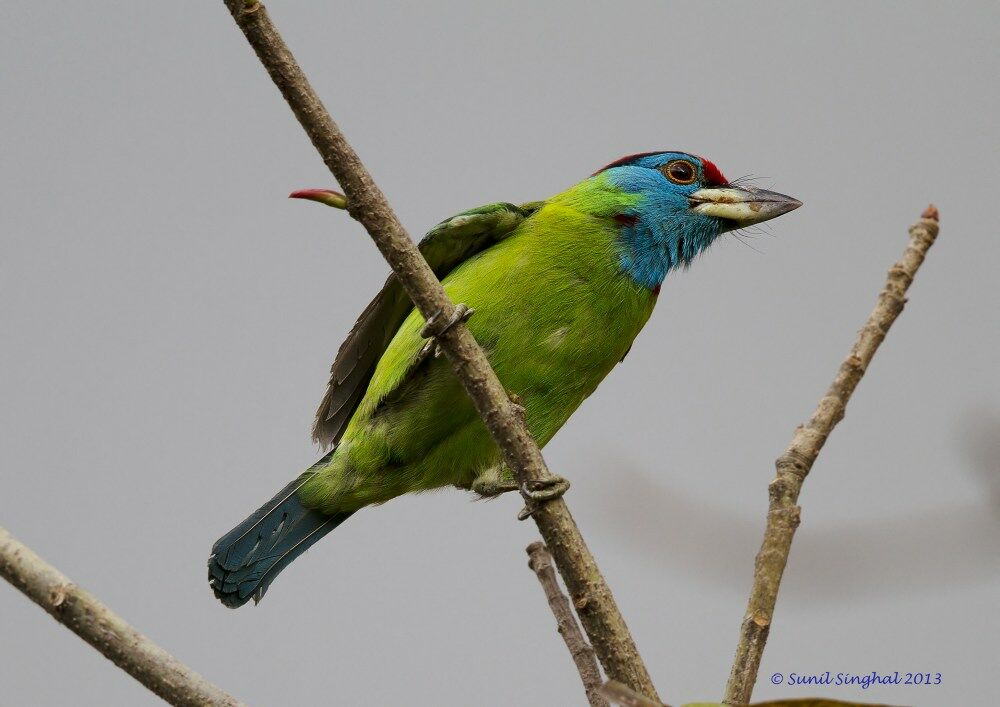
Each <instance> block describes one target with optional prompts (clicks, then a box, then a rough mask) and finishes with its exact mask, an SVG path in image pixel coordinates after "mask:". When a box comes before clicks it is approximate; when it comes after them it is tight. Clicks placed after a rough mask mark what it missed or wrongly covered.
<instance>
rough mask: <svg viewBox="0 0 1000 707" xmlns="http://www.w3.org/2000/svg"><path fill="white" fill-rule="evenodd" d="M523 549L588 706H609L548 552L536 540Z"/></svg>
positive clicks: (597, 670)
mask: <svg viewBox="0 0 1000 707" xmlns="http://www.w3.org/2000/svg"><path fill="white" fill-rule="evenodd" d="M527 551H528V558H529V559H528V567H530V568H531V570H532V571H533V572H534V573H535V576H536V577H538V581H539V582H540V583H541V585H542V590H543V591H544V592H545V598H546V599H548V600H549V608H550V609H551V610H552V613H553V614H554V615H555V617H556V626H557V627H558V630H559V635H561V636H562V637H563V641H565V642H566V647H567V648H569V653H570V655H571V656H573V662H574V663H576V669H577V671H579V673H580V679H581V680H582V681H583V689H584V690H586V692H587V700H588V701H589V702H590V705H591V707H609V705H608V701H607V700H606V699H604V698H603V697H602V696H601V693H600V689H601V669H600V668H598V667H597V659H596V658H595V657H594V649H593V648H591V646H590V644H589V643H587V639H585V638H584V637H583V634H582V633H580V626H579V624H577V622H576V616H574V615H573V608H572V607H571V606H570V605H569V598H567V596H566V595H565V594H563V593H562V590H561V589H560V588H559V580H558V579H556V572H555V570H554V569H553V568H552V555H550V554H549V551H548V550H547V549H546V547H545V544H544V543H540V542H534V543H531V544H530V545H528V547H527Z"/></svg>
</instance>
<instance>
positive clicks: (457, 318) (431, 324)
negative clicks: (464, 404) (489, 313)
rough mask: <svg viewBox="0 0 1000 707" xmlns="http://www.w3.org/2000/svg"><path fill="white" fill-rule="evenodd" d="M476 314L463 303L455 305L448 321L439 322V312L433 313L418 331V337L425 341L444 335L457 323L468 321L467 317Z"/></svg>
mask: <svg viewBox="0 0 1000 707" xmlns="http://www.w3.org/2000/svg"><path fill="white" fill-rule="evenodd" d="M475 313H476V310H474V309H472V308H471V307H469V306H468V305H467V304H465V303H464V302H460V303H458V304H456V305H455V311H453V312H452V313H451V316H450V317H448V319H446V320H444V321H442V320H441V310H440V309H439V310H438V311H437V312H435V313H434V314H433V315H432V316H431V318H430V319H428V320H427V322H426V323H425V324H424V326H423V328H422V329H421V330H420V336H422V337H424V338H425V339H431V338H436V337H439V336H441V335H442V334H444V333H445V332H446V331H448V330H449V329H451V328H452V327H453V326H455V325H456V324H458V323H459V322H464V321H468V319H469V317H471V316H472V315H473V314H475Z"/></svg>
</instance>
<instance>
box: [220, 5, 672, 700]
mask: <svg viewBox="0 0 1000 707" xmlns="http://www.w3.org/2000/svg"><path fill="white" fill-rule="evenodd" d="M225 2H226V6H227V7H228V8H229V11H230V12H231V13H232V15H233V18H234V19H235V20H236V23H237V25H239V27H240V29H241V30H243V33H244V34H245V35H246V38H247V40H248V41H249V42H250V45H251V46H252V47H253V49H254V51H255V52H256V53H257V57H258V58H259V59H260V61H261V63H262V64H263V65H264V68H265V69H266V70H267V72H268V74H270V76H271V78H272V80H273V81H274V83H275V85H276V86H277V87H278V89H279V90H280V91H281V93H282V95H283V96H284V98H285V100H286V101H287V102H288V105H289V106H290V107H291V109H292V112H293V113H295V116H296V117H297V118H298V120H299V122H300V123H301V124H302V127H303V128H304V129H305V131H306V134H308V135H309V138H310V140H312V143H313V145H314V146H315V148H316V150H317V151H318V152H319V154H320V156H321V157H322V158H323V161H324V162H325V163H326V166H327V167H328V168H329V169H330V172H332V173H333V176H334V177H336V179H337V181H338V182H339V183H340V186H341V187H342V188H343V190H344V193H345V194H346V197H347V204H346V206H347V211H348V213H349V214H350V215H351V216H352V217H353V218H355V219H357V220H358V221H359V222H360V223H361V225H363V226H364V227H365V230H367V231H368V234H369V235H370V236H371V237H372V240H373V241H375V245H376V246H378V249H379V250H380V251H381V253H382V255H383V256H384V257H385V259H386V260H387V261H388V262H389V265H390V266H391V267H392V269H393V271H394V272H395V273H396V277H398V278H399V281H400V282H401V283H402V285H403V287H404V288H405V290H406V292H407V294H408V295H409V296H410V299H411V300H412V301H413V303H414V305H415V306H416V307H417V309H419V310H420V312H421V314H423V316H424V318H425V319H426V320H428V321H429V320H431V319H435V320H437V321H451V320H452V318H453V315H454V312H455V305H454V304H453V303H452V302H451V301H450V300H449V299H448V297H447V295H445V292H444V289H443V288H442V287H441V283H440V282H439V281H438V280H437V278H436V277H435V276H434V273H433V272H432V271H431V269H430V267H429V266H428V265H427V262H426V261H425V260H424V259H423V257H422V256H421V255H420V252H419V251H418V250H417V248H416V246H415V245H414V243H413V241H412V240H411V239H410V237H409V235H408V234H407V233H406V230H405V229H404V228H403V226H402V224H401V223H400V222H399V219H398V218H397V217H396V215H395V213H393V211H392V208H391V207H390V206H389V204H388V202H387V201H386V198H385V196H384V195H383V194H382V192H381V191H380V190H379V188H378V187H377V186H376V185H375V182H374V181H373V180H372V177H371V175H370V174H369V173H368V171H367V169H365V167H364V165H363V164H362V163H361V160H360V158H359V157H358V155H357V153H355V151H354V149H353V148H352V147H351V146H350V144H348V142H347V140H346V138H345V137H344V135H343V133H342V132H341V131H340V128H339V127H337V125H336V123H334V122H333V119H332V118H331V117H330V115H329V113H327V111H326V108H324V106H323V104H322V102H321V101H320V99H319V97H318V96H317V95H316V93H315V91H313V89H312V87H311V86H310V85H309V82H308V80H307V79H306V77H305V75H304V74H303V73H302V70H301V69H300V68H299V66H298V64H297V63H296V61H295V58H294V57H293V56H292V54H291V52H290V51H289V50H288V47H286V46H285V43H284V41H283V40H282V38H281V36H280V35H279V34H278V31H277V30H276V29H275V27H274V25H273V24H272V22H271V20H270V18H269V17H268V14H267V11H266V10H265V9H264V6H263V5H262V4H260V3H258V2H255V1H253V0H225ZM436 338H437V340H438V343H439V344H440V346H441V349H442V350H443V351H444V352H445V355H446V356H447V357H448V360H449V361H450V362H451V364H452V366H453V367H454V369H455V373H456V375H457V376H458V378H459V380H461V382H462V385H463V386H464V387H465V390H466V392H467V393H468V394H469V397H470V398H472V401H473V403H474V404H475V407H476V410H477V411H478V412H479V414H480V415H481V416H482V418H483V421H484V422H485V423H486V427H487V428H488V429H489V431H490V434H491V435H492V436H493V439H494V440H495V441H496V443H497V444H498V445H499V447H500V449H501V451H502V452H503V458H504V461H505V462H506V463H507V465H508V466H509V467H510V469H511V470H512V471H513V472H514V474H515V475H516V477H517V480H518V482H519V483H520V485H521V487H522V489H523V492H522V493H523V495H524V496H525V501H526V503H527V504H528V507H529V508H533V513H532V517H533V518H534V519H535V522H536V523H537V524H538V529H539V531H540V532H541V535H542V537H543V538H544V540H545V543H546V545H548V547H549V549H550V551H551V552H552V555H553V557H554V558H555V561H556V565H557V567H558V568H559V571H560V573H561V574H562V577H563V580H564V581H565V582H566V587H567V589H568V590H569V592H570V595H571V596H572V597H573V601H574V604H575V606H576V607H577V612H578V614H579V616H580V620H581V622H582V623H583V627H584V629H585V630H586V632H587V635H588V637H589V638H590V641H591V643H592V644H593V646H594V650H595V651H596V653H597V656H598V658H599V659H600V661H601V664H602V665H603V666H604V670H605V671H606V672H607V674H608V676H610V677H612V678H614V679H616V680H619V681H621V682H624V683H626V684H628V685H629V686H631V687H632V688H633V689H636V690H638V691H639V692H642V693H644V694H646V695H648V696H651V697H655V696H656V691H655V689H654V688H653V683H652V680H651V679H650V677H649V673H648V671H647V670H646V666H645V665H644V664H643V662H642V659H641V658H640V656H639V653H638V650H637V649H636V647H635V642H634V641H633V640H632V636H631V634H630V633H629V631H628V627H627V626H626V625H625V621H624V619H623V618H622V616H621V613H620V612H619V610H618V607H617V606H616V604H615V601H614V598H613V596H612V594H611V590H610V589H609V588H608V585H607V583H606V582H605V581H604V578H603V576H601V572H600V570H599V569H598V567H597V563H596V562H595V561H594V558H593V556H592V555H591V554H590V550H588V549H587V546H586V544H585V543H584V541H583V536H582V535H581V534H580V531H579V529H578V528H577V527H576V524H575V523H574V522H573V518H572V516H571V515H570V512H569V509H568V508H567V506H566V503H565V502H564V501H563V500H562V498H555V499H553V500H549V501H547V502H544V503H541V504H538V505H537V507H535V506H532V504H533V503H535V501H534V500H533V499H532V498H531V497H530V493H529V491H530V490H531V489H535V488H540V487H541V486H543V485H545V484H546V483H549V484H551V481H552V475H551V474H550V473H549V470H548V468H547V467H546V465H545V461H544V460H543V459H542V455H541V452H540V451H539V449H538V445H537V444H536V443H535V441H534V440H533V439H532V437H531V435H530V433H529V432H528V429H527V427H526V426H525V424H524V422H523V421H522V420H521V419H519V417H518V415H517V412H516V410H515V408H514V406H513V405H512V404H511V402H510V400H509V399H508V397H507V393H506V391H505V390H504V388H503V386H502V385H501V384H500V381H499V380H498V379H497V377H496V374H495V373H494V372H493V369H492V368H491V367H490V365H489V362H488V361H487V360H486V356H485V354H484V353H483V350H482V349H481V348H480V347H479V345H478V344H477V343H476V341H475V339H474V338H473V337H472V334H470V333H469V330H468V328H467V327H466V326H465V325H464V324H462V323H461V322H459V323H457V324H455V325H454V326H449V327H448V328H447V329H446V330H444V331H440V333H439V335H438V336H437V337H436Z"/></svg>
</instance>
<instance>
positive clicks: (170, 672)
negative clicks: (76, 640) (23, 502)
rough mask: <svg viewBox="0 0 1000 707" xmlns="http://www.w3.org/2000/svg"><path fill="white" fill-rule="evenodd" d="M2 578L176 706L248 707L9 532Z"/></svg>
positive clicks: (3, 543)
mask: <svg viewBox="0 0 1000 707" xmlns="http://www.w3.org/2000/svg"><path fill="white" fill-rule="evenodd" d="M0 576H2V577H3V578H4V579H6V580H7V581H8V582H10V583H11V584H13V585H14V586H15V587H17V589H18V590H20V591H21V592H23V593H24V594H26V595H27V596H28V598H29V599H31V600H32V601H33V602H35V603H36V604H38V605H39V606H40V607H42V608H43V609H45V610H46V611H47V612H49V614H51V615H52V618H54V619H55V620H56V621H58V622H59V623H61V624H63V625H64V626H66V627H67V628H68V629H69V630H70V631H72V632H73V633H75V634H76V635H77V636H79V637H80V638H82V639H83V640H85V641H86V642H87V643H89V644H90V645H92V646H93V647H94V648H96V649H97V650H98V651H100V652H101V653H102V654H103V655H104V657H105V658H107V659H108V660H110V661H111V662H113V663H114V664H115V665H117V666H118V667H119V668H121V669H122V670H124V671H125V672H127V673H128V674H129V675H131V676H132V677H134V678H135V679H136V680H138V681H139V682H141V683H142V684H143V685H145V686H146V687H147V688H148V689H150V690H152V691H153V692H155V693H156V694H157V695H159V696H160V697H162V698H163V699H164V700H166V701H167V702H169V703H170V704H172V705H178V706H183V707H197V706H201V705H219V706H225V707H240V706H241V705H243V703H242V702H240V701H239V700H237V699H236V698H235V697H232V696H231V695H228V694H226V693H225V692H223V691H222V690H220V689H219V688H218V687H216V686H215V685H213V684H212V683H210V682H208V681H207V680H206V679H205V678H203V677H202V676H201V675H199V674H198V673H196V672H194V671H193V670H191V669H190V668H188V667H187V666H186V665H184V664H182V663H180V662H179V661H178V660H177V659H176V658H174V657H173V656H172V655H170V654H169V653H167V652H166V651H165V650H163V649H162V648H160V647H159V646H157V645H156V644H155V643H153V642H152V641H150V640H149V639H148V638H146V637H145V636H143V635H142V634H141V633H139V632H138V631H136V630H135V629H134V628H132V627H131V626H129V625H128V624H127V623H126V622H125V620H124V619H122V618H121V617H120V616H118V615H117V614H115V613H114V612H113V611H111V609H109V608H108V607H107V606H105V605H104V604H102V603H101V602H100V601H98V600H97V599H96V598H95V597H94V596H93V595H92V594H90V593H89V592H87V591H86V590H84V589H81V588H80V587H78V586H77V585H75V584H73V582H71V581H70V580H69V578H68V577H66V575H64V574H63V573H62V572H60V571H59V570H57V569H56V568H55V567H53V566H52V565H50V564H48V563H47V562H45V560H43V559H42V558H41V557H39V556H38V555H36V554H35V553H34V552H32V551H31V550H30V549H29V548H28V547H27V546H25V545H24V544H23V543H21V542H20V541H18V540H17V539H16V538H14V537H13V536H12V535H11V534H10V533H8V532H7V531H6V530H4V529H3V528H0Z"/></svg>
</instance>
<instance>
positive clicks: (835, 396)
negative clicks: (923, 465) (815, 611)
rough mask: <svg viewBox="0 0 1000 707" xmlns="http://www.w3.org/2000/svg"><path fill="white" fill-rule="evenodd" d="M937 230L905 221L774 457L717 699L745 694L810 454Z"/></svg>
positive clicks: (840, 412)
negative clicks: (804, 412) (872, 290)
mask: <svg viewBox="0 0 1000 707" xmlns="http://www.w3.org/2000/svg"><path fill="white" fill-rule="evenodd" d="M937 234H938V211H937V209H936V208H934V206H933V205H932V206H929V207H927V209H926V210H925V211H924V212H923V214H921V219H920V220H919V221H918V222H917V223H915V224H913V225H912V226H910V241H909V244H908V245H907V247H906V250H905V251H904V252H903V257H902V258H901V259H900V260H899V262H897V263H896V264H895V265H893V266H892V268H891V269H890V270H889V276H888V279H887V281H886V285H885V289H883V290H882V293H881V294H880V295H879V298H878V303H877V304H876V305H875V309H874V311H873V312H872V313H871V316H869V317H868V321H867V322H865V325H864V327H862V329H861V331H860V332H858V338H857V340H856V341H855V342H854V347H853V348H852V349H851V353H850V354H849V355H848V356H847V358H846V359H845V360H844V362H843V363H842V364H841V365H840V370H838V371H837V377H836V378H834V380H833V383H832V384H831V385H830V389H829V390H828V391H827V393H826V395H825V396H824V397H823V399H822V400H820V401H819V405H818V406H817V407H816V411H815V412H814V413H813V415H812V417H811V418H810V419H809V422H807V423H806V424H805V425H800V426H799V427H798V428H797V429H796V430H795V434H794V435H793V437H792V442H791V444H790V445H788V449H786V450H785V453H784V454H782V455H781V456H780V457H778V460H777V461H776V462H775V467H776V469H777V476H776V477H775V479H774V480H773V481H771V483H770V485H769V486H768V492H769V496H770V503H769V506H768V513H767V527H766V529H765V530H764V541H763V543H762V545H761V548H760V552H759V553H758V554H757V561H756V564H755V567H754V576H753V587H752V589H751V590H750V601H749V603H748V604H747V612H746V615H745V616H744V618H743V624H742V628H741V631H740V640H739V644H738V645H737V647H736V658H735V659H734V661H733V669H732V672H731V673H730V676H729V683H728V684H727V685H726V694H725V698H724V699H723V701H724V702H725V703H726V704H729V705H744V704H747V703H748V702H749V701H750V695H751V693H752V692H753V686H754V683H755V682H756V680H757V670H758V669H759V668H760V660H761V655H762V654H763V652H764V644H765V643H766V642H767V634H768V631H769V630H770V627H771V619H772V617H773V615H774V605H775V602H776V601H777V598H778V587H779V585H780V584H781V575H782V573H783V572H784V570H785V564H786V563H787V562H788V553H789V550H791V546H792V536H793V535H794V534H795V529H796V528H797V527H798V525H799V512H800V509H799V507H798V506H797V505H796V503H797V502H798V498H799V491H800V490H801V489H802V482H803V481H804V480H805V478H806V475H807V474H808V473H809V470H810V469H812V466H813V463H814V462H815V461H816V457H817V456H818V455H819V452H820V450H821V449H822V448H823V444H824V443H825V442H826V440H827V437H829V435H830V432H832V431H833V428H834V427H835V426H836V425H837V423H838V422H840V421H841V420H842V419H843V417H844V411H845V409H846V408H847V401H848V400H850V398H851V394H852V393H853V392H854V389H855V388H856V387H857V385H858V382H859V381H860V380H861V377H862V376H863V375H864V373H865V370H866V369H867V368H868V364H869V363H871V360H872V357H873V356H874V355H875V351H876V350H878V347H879V344H881V343H882V340H883V339H884V338H885V335H886V333H887V332H888V331H889V327H890V326H892V323H893V322H894V321H895V320H896V317H898V316H899V313H900V312H902V311H903V305H904V304H905V303H906V298H905V294H906V290H907V288H908V287H909V286H910V283H912V282H913V277H914V275H916V273H917V269H918V268H919V267H920V264H921V263H923V262H924V257H925V256H926V255H927V250H928V249H929V248H930V247H931V245H932V244H933V243H934V239H935V238H937Z"/></svg>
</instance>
